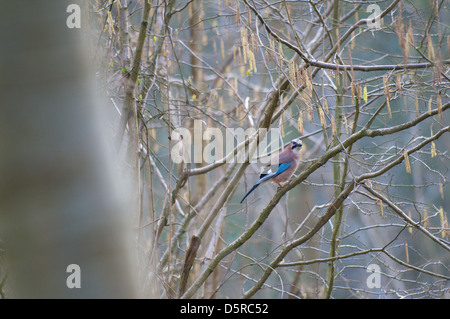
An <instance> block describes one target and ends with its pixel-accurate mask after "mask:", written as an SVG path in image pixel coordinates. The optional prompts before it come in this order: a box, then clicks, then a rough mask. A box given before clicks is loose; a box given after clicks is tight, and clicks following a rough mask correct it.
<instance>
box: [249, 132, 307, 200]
mask: <svg viewBox="0 0 450 319" xmlns="http://www.w3.org/2000/svg"><path fill="white" fill-rule="evenodd" d="M301 148H302V141H301V140H300V139H299V138H296V139H294V140H292V141H291V142H290V143H289V145H288V147H286V149H284V151H282V152H281V153H279V154H277V155H274V156H273V157H272V159H271V160H270V164H268V165H267V168H270V170H269V171H268V172H267V173H263V174H261V175H260V176H259V180H258V181H257V182H256V184H255V185H253V187H252V188H251V189H250V190H249V191H248V192H247V194H245V196H244V198H242V200H241V203H242V202H243V201H244V200H245V199H246V198H247V196H248V195H250V193H251V192H253V191H254V190H255V189H256V187H258V186H259V185H261V184H262V183H264V182H267V181H268V180H270V181H272V182H274V183H275V184H277V185H278V187H279V188H281V187H282V185H281V183H282V182H286V181H289V182H290V181H291V180H290V178H291V176H292V174H294V172H295V171H296V170H297V166H298V163H299V158H300V156H299V155H300V150H301ZM272 169H274V170H275V169H276V171H275V173H272Z"/></svg>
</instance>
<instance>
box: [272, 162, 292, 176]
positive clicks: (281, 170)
mask: <svg viewBox="0 0 450 319" xmlns="http://www.w3.org/2000/svg"><path fill="white" fill-rule="evenodd" d="M291 165H292V163H283V164H280V166H278V169H277V172H276V173H275V176H277V175H280V174H281V173H283V172H284V171H285V170H287V169H288V168H289V166H291Z"/></svg>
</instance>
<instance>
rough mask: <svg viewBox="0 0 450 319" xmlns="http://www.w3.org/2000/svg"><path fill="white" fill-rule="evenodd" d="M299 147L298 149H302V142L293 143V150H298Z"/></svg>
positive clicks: (295, 141)
mask: <svg viewBox="0 0 450 319" xmlns="http://www.w3.org/2000/svg"><path fill="white" fill-rule="evenodd" d="M297 147H298V148H300V147H302V142H301V141H300V140H294V141H292V149H296V148H297Z"/></svg>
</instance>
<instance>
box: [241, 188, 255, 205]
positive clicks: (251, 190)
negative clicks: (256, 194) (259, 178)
mask: <svg viewBox="0 0 450 319" xmlns="http://www.w3.org/2000/svg"><path fill="white" fill-rule="evenodd" d="M259 184H260V183H258V184H255V185H253V187H252V188H251V189H250V190H249V191H248V192H247V194H245V196H244V198H243V199H242V200H241V204H242V202H243V201H244V200H245V199H246V198H247V196H248V195H250V193H251V192H253V191H254V190H255V189H256V187H258V186H259Z"/></svg>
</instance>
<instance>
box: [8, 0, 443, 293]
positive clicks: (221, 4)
mask: <svg viewBox="0 0 450 319" xmlns="http://www.w3.org/2000/svg"><path fill="white" fill-rule="evenodd" d="M79 3H80V5H81V7H82V9H83V11H82V12H83V19H82V28H81V29H80V30H79V31H76V32H79V33H81V34H82V37H83V38H84V39H85V40H87V43H88V44H87V49H86V50H87V52H88V54H87V58H88V60H89V61H90V62H91V63H93V65H94V67H93V68H92V69H91V70H90V71H93V72H92V73H95V81H94V82H95V83H96V84H95V86H94V87H95V91H96V94H98V95H101V96H104V97H106V99H105V101H104V105H106V108H105V109H102V110H103V111H102V112H103V113H101V114H100V117H101V118H102V119H103V120H105V121H106V122H107V124H108V135H109V136H110V137H112V139H113V142H112V144H113V145H112V146H113V151H112V152H110V153H108V156H110V157H113V160H114V161H116V162H119V163H120V164H121V165H123V166H125V167H126V171H127V174H126V176H128V177H129V178H124V181H125V180H126V183H125V184H126V190H127V192H129V194H131V197H130V198H131V199H130V200H129V202H127V206H126V207H125V211H126V218H127V223H130V224H132V228H133V232H134V233H133V242H132V246H133V247H134V248H135V249H136V251H137V252H136V254H135V255H133V256H132V258H131V259H132V260H133V262H134V263H135V264H136V265H137V266H136V267H137V269H138V271H137V272H136V274H135V275H136V276H137V278H138V280H137V281H136V282H137V284H136V290H137V291H138V293H137V296H139V297H144V298H148V297H150V298H448V297H449V292H448V291H449V289H450V286H449V279H450V269H449V265H450V254H449V252H450V243H449V224H448V213H449V211H450V202H449V198H450V190H449V187H448V177H449V164H450V158H449V154H448V151H447V150H448V149H449V147H450V137H449V136H450V134H449V132H450V126H449V124H450V113H449V111H448V109H449V108H450V102H449V76H450V75H449V65H450V56H449V51H450V29H449V26H448V22H449V11H448V2H447V1H444V0H442V1H439V0H424V1H422V0H413V1H403V0H393V1H344V0H334V1H331V0H329V1H322V0H319V1H311V0H301V1H285V0H281V1H278V0H260V1H254V0H217V1H199V0H190V1H176V0H148V1H145V0H108V1H102V0H96V1H84V2H83V1H81V2H79ZM370 4H375V5H378V6H379V8H380V11H379V14H378V16H377V18H380V26H379V29H374V28H371V27H370V25H371V23H373V21H372V17H370V18H369V16H370V15H371V14H372V11H369V12H368V11H367V8H368V6H369V5H370ZM35 10H38V8H35ZM55 14H56V13H55ZM66 17H67V14H65V13H64V14H62V18H61V19H64V18H66ZM64 32H68V31H67V30H65V31H64ZM81 76H82V75H81ZM78 102H79V103H81V102H80V101H78ZM194 120H202V123H203V127H204V129H206V128H219V129H220V130H222V131H223V132H225V130H226V128H236V127H242V128H244V129H247V128H250V127H251V128H255V129H258V128H266V129H276V130H279V132H280V135H281V137H282V144H285V145H286V144H287V143H288V142H289V141H290V140H292V139H293V138H296V137H300V138H301V139H302V141H303V150H302V153H301V159H302V160H301V164H300V166H299V169H298V170H297V172H296V175H295V177H294V178H293V181H292V182H291V183H290V184H289V185H287V186H285V187H283V188H281V189H277V188H276V186H274V185H269V184H265V185H263V186H261V187H259V188H258V189H257V190H256V191H255V192H254V193H253V194H252V195H251V196H250V197H249V198H248V199H247V201H246V202H244V203H243V204H240V203H239V202H240V200H241V198H242V197H243V195H244V194H245V193H246V191H247V190H248V189H249V188H250V187H251V186H252V185H253V183H254V182H255V181H256V180H257V178H258V174H259V170H260V165H258V163H251V164H249V163H248V161H245V162H244V163H223V162H220V161H217V162H215V163H212V164H207V163H183V164H175V163H173V161H172V157H171V152H172V148H173V146H174V145H175V144H176V143H177V142H178V141H174V140H171V139H170V136H171V135H172V132H173V131H174V130H175V129H176V128H180V127H183V128H188V129H192V130H193V121H194ZM74 134H75V133H74ZM262 137H263V136H260V137H259V138H262ZM251 138H258V137H256V136H253V137H248V138H247V139H246V140H245V142H244V143H239V142H238V141H236V143H235V146H236V148H235V150H233V152H232V153H231V154H227V156H230V157H233V156H237V153H238V151H240V150H242V149H243V150H244V152H245V151H246V148H245V146H246V145H247V144H248V142H249V140H250V139H251ZM208 142H210V141H209V140H207V141H204V144H205V145H206V144H207V143H208ZM273 151H275V150H274V149H271V148H270V147H269V148H268V149H267V153H268V154H270V153H271V152H273ZM245 154H247V153H245ZM247 159H248V158H247ZM106 201H107V200H106ZM373 264H375V265H378V266H379V269H380V280H381V284H380V286H379V287H370V286H368V284H367V279H368V277H369V276H370V275H371V274H372V273H371V272H368V267H369V265H373ZM1 274H2V277H0V279H2V278H5V279H4V280H3V281H2V283H3V284H2V285H1V286H0V287H6V286H7V280H6V278H7V275H6V272H5V271H3V272H2V273H1ZM130 280H131V279H130ZM119 289H120V288H119ZM2 295H6V296H7V295H8V293H7V289H6V288H4V289H3V288H2Z"/></svg>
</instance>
